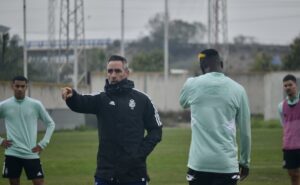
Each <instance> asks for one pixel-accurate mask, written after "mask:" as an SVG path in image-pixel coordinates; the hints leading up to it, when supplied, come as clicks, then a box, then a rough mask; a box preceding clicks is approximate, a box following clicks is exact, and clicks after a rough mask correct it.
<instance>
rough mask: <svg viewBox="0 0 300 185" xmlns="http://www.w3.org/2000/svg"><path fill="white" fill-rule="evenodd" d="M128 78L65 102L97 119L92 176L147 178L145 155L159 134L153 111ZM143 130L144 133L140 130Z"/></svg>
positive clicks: (115, 179)
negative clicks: (94, 171) (94, 166)
mask: <svg viewBox="0 0 300 185" xmlns="http://www.w3.org/2000/svg"><path fill="white" fill-rule="evenodd" d="M133 87H134V84H133V82H132V81H130V80H127V79H125V80H123V81H121V82H120V83H118V84H114V85H109V84H108V82H107V81H106V85H105V92H101V93H99V94H96V95H80V94H78V93H77V92H76V91H75V90H73V96H72V97H70V98H68V99H67V101H66V103H67V105H68V106H69V108H70V109H71V110H73V111H75V112H79V113H90V114H95V115H96V116H97V119H98V134H99V147H98V154H97V169H96V173H95V177H97V178H100V179H104V180H108V181H113V182H137V181H145V180H147V181H149V177H148V175H147V168H146V158H147V156H148V155H149V154H150V153H151V151H152V150H153V149H154V147H155V145H156V144H157V143H158V142H159V141H160V140H161V137H162V124H161V122H160V118H159V115H158V112H157V110H156V109H155V107H154V106H153V104H152V102H151V100H150V99H149V97H148V96H147V95H145V94H144V93H142V92H140V91H137V90H136V89H133ZM145 131H146V134H144V132H145Z"/></svg>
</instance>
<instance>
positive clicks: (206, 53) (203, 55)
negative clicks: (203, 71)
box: [198, 48, 221, 62]
mask: <svg viewBox="0 0 300 185" xmlns="http://www.w3.org/2000/svg"><path fill="white" fill-rule="evenodd" d="M198 58H199V60H200V62H201V60H205V59H208V58H214V59H215V61H218V62H220V61H221V58H220V55H219V53H218V51H217V50H215V49H212V48H210V49H205V50H203V51H201V52H200V53H199V55H198Z"/></svg>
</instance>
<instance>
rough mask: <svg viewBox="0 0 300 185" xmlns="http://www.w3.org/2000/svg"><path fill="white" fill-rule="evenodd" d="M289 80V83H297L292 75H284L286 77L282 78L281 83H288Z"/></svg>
mask: <svg viewBox="0 0 300 185" xmlns="http://www.w3.org/2000/svg"><path fill="white" fill-rule="evenodd" d="M289 80H291V81H293V82H295V83H297V79H296V77H295V76H294V75H291V74H288V75H286V76H285V77H284V78H283V80H282V81H283V82H286V81H289Z"/></svg>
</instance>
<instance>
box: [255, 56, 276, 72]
mask: <svg viewBox="0 0 300 185" xmlns="http://www.w3.org/2000/svg"><path fill="white" fill-rule="evenodd" d="M271 61H272V57H271V56H270V55H268V54H266V53H265V52H259V53H257V54H256V56H255V62H254V64H253V66H252V70H253V71H272V69H273V67H272V62H271Z"/></svg>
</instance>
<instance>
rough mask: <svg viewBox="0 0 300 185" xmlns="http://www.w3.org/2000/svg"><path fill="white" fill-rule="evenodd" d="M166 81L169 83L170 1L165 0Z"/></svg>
mask: <svg viewBox="0 0 300 185" xmlns="http://www.w3.org/2000/svg"><path fill="white" fill-rule="evenodd" d="M164 27H165V28H164V79H165V81H168V76H169V8H168V0H165V16H164Z"/></svg>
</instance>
